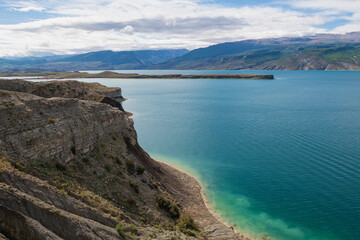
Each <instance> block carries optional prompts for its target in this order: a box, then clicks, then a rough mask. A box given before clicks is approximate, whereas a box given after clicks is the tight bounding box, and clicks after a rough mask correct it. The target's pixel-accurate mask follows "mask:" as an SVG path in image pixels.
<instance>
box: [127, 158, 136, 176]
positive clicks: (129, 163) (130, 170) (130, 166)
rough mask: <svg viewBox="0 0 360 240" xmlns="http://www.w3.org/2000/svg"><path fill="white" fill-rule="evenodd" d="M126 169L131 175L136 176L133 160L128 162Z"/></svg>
mask: <svg viewBox="0 0 360 240" xmlns="http://www.w3.org/2000/svg"><path fill="white" fill-rule="evenodd" d="M126 167H127V170H128V172H129V173H130V174H134V171H135V164H134V161H133V160H129V159H128V160H126Z"/></svg>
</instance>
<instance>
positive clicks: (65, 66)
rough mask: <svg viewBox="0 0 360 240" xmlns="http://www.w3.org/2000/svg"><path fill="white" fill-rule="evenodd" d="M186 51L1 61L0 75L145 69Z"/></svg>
mask: <svg viewBox="0 0 360 240" xmlns="http://www.w3.org/2000/svg"><path fill="white" fill-rule="evenodd" d="M188 52H189V51H188V50H186V49H170V50H142V51H120V52H114V51H100V52H90V53H85V54H80V55H70V56H51V57H39V58H29V57H27V58H16V59H5V58H0V71H6V72H18V71H28V72H37V71H40V72H44V71H80V70H113V69H120V70H123V69H145V68H148V67H150V66H152V65H154V64H158V63H162V62H165V61H167V60H169V59H173V58H177V57H180V56H182V55H184V54H186V53H188Z"/></svg>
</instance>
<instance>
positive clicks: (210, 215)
mask: <svg viewBox="0 0 360 240" xmlns="http://www.w3.org/2000/svg"><path fill="white" fill-rule="evenodd" d="M155 160H156V162H158V163H159V164H161V165H162V166H163V167H164V168H165V169H167V170H168V171H170V172H171V173H172V174H173V175H175V176H177V177H178V178H179V179H181V181H182V183H183V184H184V185H185V186H186V188H187V189H189V190H191V194H192V195H193V196H188V198H189V199H186V200H185V199H184V203H185V210H186V211H188V212H191V213H192V214H193V216H194V218H195V219H196V220H197V221H198V222H201V223H202V224H201V225H205V226H216V229H217V231H219V232H222V233H223V234H224V235H222V236H218V237H221V239H239V240H255V239H254V238H251V237H249V236H246V235H245V234H243V233H241V232H240V231H238V230H236V229H234V227H233V226H231V225H230V224H228V223H226V222H225V221H224V220H223V219H221V218H220V217H219V215H218V214H217V213H216V211H215V210H214V209H213V208H212V207H211V206H210V205H209V202H208V200H207V198H206V194H205V192H204V188H203V187H202V185H201V182H200V181H199V180H198V179H196V177H195V176H192V175H190V174H189V173H187V172H184V171H183V170H182V169H179V168H178V167H174V166H171V165H169V164H167V163H165V162H163V161H161V160H158V159H155ZM190 199H191V200H190ZM240 227H241V226H240ZM214 239H217V237H215V238H214Z"/></svg>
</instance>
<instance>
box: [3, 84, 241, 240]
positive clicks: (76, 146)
mask: <svg viewBox="0 0 360 240" xmlns="http://www.w3.org/2000/svg"><path fill="white" fill-rule="evenodd" d="M19 84H20V86H19ZM53 84H58V85H59V86H60V87H59V88H57V87H56V89H57V90H56V91H55V96H57V97H51V95H48V93H49V92H48V90H49V89H48V88H49V87H50V88H51V86H53ZM69 86H75V88H74V89H75V91H72V88H70V89H68V87H69ZM94 86H96V87H95V89H96V90H94ZM82 87H84V88H82ZM1 88H5V89H7V90H0V233H1V234H2V235H0V239H1V238H3V239H27V240H28V239H30V240H31V239H34V240H35V239H147V238H149V236H151V237H153V238H156V239H170V238H173V239H194V238H198V239H204V238H205V237H206V235H207V237H208V238H209V239H219V238H221V239H240V237H239V235H236V234H234V233H233V232H232V231H231V230H229V229H228V228H227V227H226V226H225V225H223V224H221V223H220V222H219V221H217V220H216V219H215V218H214V217H213V216H212V215H211V214H210V213H209V212H208V210H207V208H206V206H205V204H204V202H203V200H202V199H201V195H200V186H199V185H197V183H196V181H195V180H194V179H192V178H190V177H189V176H187V175H186V174H185V175H183V174H182V173H179V172H178V171H177V170H175V169H172V168H169V167H166V166H165V165H162V164H160V163H158V162H156V161H154V160H153V159H151V158H150V157H149V155H148V154H147V153H146V152H144V150H143V149H142V148H141V147H140V146H139V144H138V142H137V136H136V132H135V130H134V127H133V120H132V119H131V118H129V117H128V116H127V114H126V112H124V111H122V110H121V109H120V108H119V106H117V105H116V104H114V103H116V102H117V101H119V100H120V98H122V97H120V96H121V95H120V96H119V94H120V93H121V91H120V89H113V88H110V89H107V88H106V87H104V86H102V85H99V84H95V85H91V86H90V87H89V86H88V85H87V84H83V83H77V82H75V81H65V82H64V83H62V82H51V83H30V84H29V83H27V82H25V81H17V80H16V81H13V80H11V81H8V83H7V82H4V81H2V80H0V89H1ZM79 89H82V90H81V91H84V92H86V94H85V95H82V97H79V92H78V91H79ZM9 90H12V91H9ZM14 90H16V91H14ZM64 92H65V93H66V94H65V97H66V98H60V97H59V96H60V95H61V93H64ZM33 93H37V94H39V95H41V96H39V95H34V94H33ZM94 96H95V97H94ZM99 96H100V97H99ZM104 98H109V99H110V100H111V101H109V102H106V103H104V102H101V101H102V100H103V99H104ZM81 99H86V100H81ZM114 101H116V102H114ZM113 105H115V106H113ZM186 179H187V180H186ZM158 196H162V198H161V199H163V201H165V203H164V202H163V203H159V202H158V200H157V199H159V198H158ZM164 199H165V200H164ZM159 204H162V205H161V206H162V207H159ZM174 208H178V209H179V211H180V215H181V214H183V213H184V212H188V213H191V214H192V215H193V216H194V218H195V220H197V221H199V222H200V223H201V225H200V228H199V229H198V230H196V229H195V230H194V231H193V230H192V229H190V230H191V231H188V232H187V234H190V235H193V236H186V235H184V233H182V232H180V231H179V229H177V228H176V224H177V222H178V221H180V220H179V219H178V217H175V218H174V216H172V215H171V211H172V209H174ZM209 229H211V231H209ZM201 231H203V233H202V232H201Z"/></svg>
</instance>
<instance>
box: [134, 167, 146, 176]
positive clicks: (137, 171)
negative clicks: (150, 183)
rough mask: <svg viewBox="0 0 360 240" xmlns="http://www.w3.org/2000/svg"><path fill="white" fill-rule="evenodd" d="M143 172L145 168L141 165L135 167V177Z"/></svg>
mask: <svg viewBox="0 0 360 240" xmlns="http://www.w3.org/2000/svg"><path fill="white" fill-rule="evenodd" d="M144 172H145V167H144V166H143V165H139V166H137V167H136V173H137V175H141V174H143V173H144Z"/></svg>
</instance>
